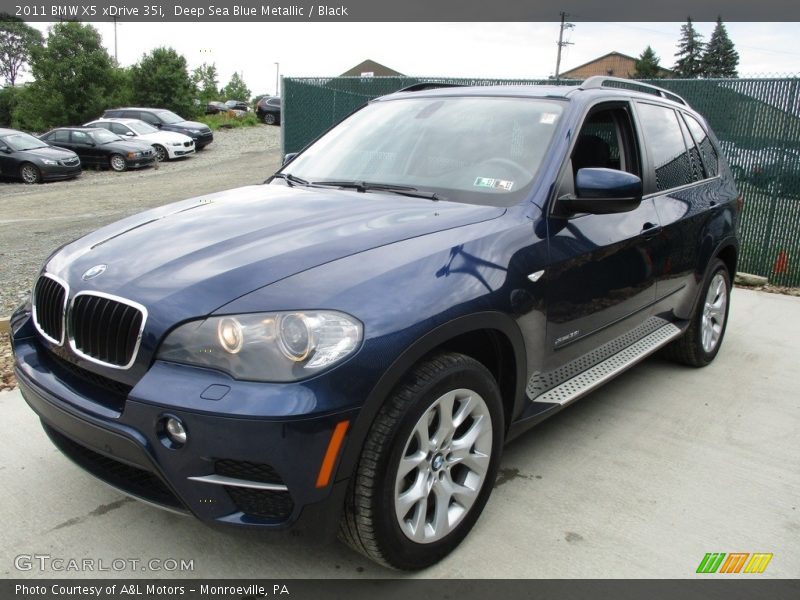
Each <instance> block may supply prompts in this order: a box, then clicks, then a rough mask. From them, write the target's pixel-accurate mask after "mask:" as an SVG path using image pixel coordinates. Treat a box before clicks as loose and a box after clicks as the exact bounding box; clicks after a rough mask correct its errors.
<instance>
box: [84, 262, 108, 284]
mask: <svg viewBox="0 0 800 600" xmlns="http://www.w3.org/2000/svg"><path fill="white" fill-rule="evenodd" d="M107 268H108V265H95V266H93V267H92V268H91V269H89V270H88V271H86V273H84V274H83V275H82V276H81V279H83V280H84V281H86V280H87V279H94V278H95V277H97V276H98V275H102V274H103V273H105V270H106V269H107Z"/></svg>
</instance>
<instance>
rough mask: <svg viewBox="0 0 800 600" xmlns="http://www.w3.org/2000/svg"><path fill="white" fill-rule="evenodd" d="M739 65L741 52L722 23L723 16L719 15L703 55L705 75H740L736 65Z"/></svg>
mask: <svg viewBox="0 0 800 600" xmlns="http://www.w3.org/2000/svg"><path fill="white" fill-rule="evenodd" d="M738 65H739V53H738V52H736V49H735V48H734V47H733V42H732V41H731V38H729V37H728V31H727V29H725V25H723V24H722V17H717V26H716V27H715V28H714V31H713V33H712V34H711V38H710V39H709V40H708V46H706V52H705V54H704V55H703V76H704V77H738V74H737V72H736V67H737V66H738Z"/></svg>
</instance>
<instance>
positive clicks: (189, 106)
mask: <svg viewBox="0 0 800 600" xmlns="http://www.w3.org/2000/svg"><path fill="white" fill-rule="evenodd" d="M131 83H132V84H133V100H134V102H135V103H136V104H140V105H142V106H152V107H157V108H167V109H169V110H171V111H174V112H176V113H178V114H179V115H181V116H182V117H190V116H193V115H194V114H196V113H197V112H198V109H197V105H196V104H195V102H194V100H195V86H194V83H192V80H191V78H190V77H189V72H188V70H187V67H186V59H185V58H184V57H183V56H181V55H180V54H178V53H177V52H176V51H175V50H174V49H172V48H156V49H155V50H153V51H152V52H150V54H144V55H142V59H141V60H140V61H139V62H138V63H137V64H136V65H134V66H133V67H132V68H131Z"/></svg>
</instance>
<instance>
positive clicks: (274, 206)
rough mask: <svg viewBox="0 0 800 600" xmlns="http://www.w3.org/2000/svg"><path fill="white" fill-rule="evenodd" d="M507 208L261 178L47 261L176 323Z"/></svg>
mask: <svg viewBox="0 0 800 600" xmlns="http://www.w3.org/2000/svg"><path fill="white" fill-rule="evenodd" d="M504 212H505V209H503V208H495V207H485V206H475V205H468V204H458V203H454V202H444V201H439V202H434V201H431V200H425V199H418V198H410V197H406V196H398V195H391V194H385V193H372V192H369V193H359V192H355V191H342V190H333V189H322V188H291V187H286V186H283V185H257V186H250V187H244V188H239V189H235V190H230V191H226V192H220V193H217V194H211V195H208V196H203V197H200V198H195V199H192V200H186V201H183V202H179V203H176V204H171V205H167V206H164V207H161V208H157V209H154V210H150V211H147V212H144V213H141V214H139V215H135V216H133V217H130V218H128V219H125V220H123V221H120V222H118V223H115V224H112V225H109V226H106V227H103V228H102V229H99V230H97V231H96V232H94V233H92V234H90V235H88V236H86V237H84V238H82V239H79V240H77V241H75V242H73V243H71V244H69V245H67V246H66V247H64V248H63V249H62V250H61V251H60V252H58V253H56V254H55V255H54V256H53V257H52V258H51V259H50V261H49V263H48V264H47V267H46V269H47V271H48V272H51V273H53V274H55V275H58V276H60V277H62V278H63V279H66V280H67V281H68V282H69V283H70V286H71V288H72V290H73V291H77V290H80V289H95V290H98V291H103V292H107V293H111V294H115V295H119V296H122V297H125V298H128V299H130V300H135V301H137V302H140V303H142V304H144V305H145V306H147V307H148V309H149V310H150V313H151V316H152V315H154V313H156V314H157V315H158V316H157V318H159V319H163V320H164V321H165V322H164V323H163V325H164V326H165V327H168V326H170V325H171V324H174V323H175V322H178V321H181V320H185V319H188V318H192V317H196V316H202V315H206V314H209V313H211V312H213V311H214V310H215V309H217V308H219V307H220V306H222V305H224V304H227V303H228V302H231V301H232V300H234V299H236V298H238V297H240V296H242V295H244V294H247V293H249V292H251V291H253V290H256V289H258V288H260V287H263V286H266V285H269V284H271V283H273V282H275V281H278V280H280V279H283V278H285V277H289V276H291V275H294V274H296V273H299V272H301V271H305V270H307V269H310V268H312V267H317V266H320V265H322V264H324V263H327V262H330V261H334V260H337V259H339V258H343V257H345V256H349V255H353V254H356V253H359V252H363V251H365V250H369V249H371V248H375V247H378V246H383V245H386V244H391V243H393V242H398V241H400V240H405V239H408V238H412V237H416V236H422V235H426V234H430V233H434V232H437V231H442V230H444V229H450V228H454V227H459V226H463V225H468V224H472V223H477V222H481V221H486V220H489V219H494V218H497V217H499V216H501V215H502V214H503V213H504ZM100 264H103V265H107V268H106V270H105V272H104V273H102V275H100V276H97V277H95V278H93V279H89V280H88V281H84V280H83V279H82V275H83V274H84V273H86V271H87V270H88V269H90V268H91V267H94V266H96V265H100ZM265 308H268V307H265Z"/></svg>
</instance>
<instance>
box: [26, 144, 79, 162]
mask: <svg viewBox="0 0 800 600" xmlns="http://www.w3.org/2000/svg"><path fill="white" fill-rule="evenodd" d="M23 152H24V153H25V154H27V155H29V156H35V157H36V158H43V159H44V158H46V159H49V160H65V159H67V158H74V157H75V156H77V154H75V153H74V152H73V151H72V150H67V149H66V148H54V147H53V146H47V147H45V148H36V149H35V150H24V151H23Z"/></svg>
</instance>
